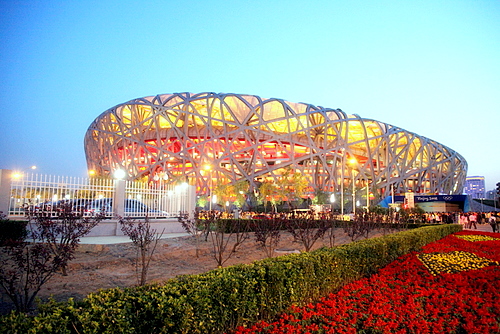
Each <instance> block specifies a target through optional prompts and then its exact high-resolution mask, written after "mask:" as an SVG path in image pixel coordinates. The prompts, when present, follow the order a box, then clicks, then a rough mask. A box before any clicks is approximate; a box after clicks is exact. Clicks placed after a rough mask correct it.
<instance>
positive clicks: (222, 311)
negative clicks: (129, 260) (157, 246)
mask: <svg viewBox="0 0 500 334" xmlns="http://www.w3.org/2000/svg"><path fill="white" fill-rule="evenodd" d="M460 229H461V226H460V225H438V226H430V227H422V228H418V229H414V230H409V231H404V232H400V233H396V234H391V235H387V236H384V237H380V238H374V239H367V240H362V241H358V242H353V243H350V244H347V245H342V246H338V247H335V248H329V249H327V248H322V249H318V250H316V251H313V252H310V253H302V254H290V255H286V256H281V257H277V258H270V259H265V260H262V261H256V262H254V263H251V264H246V265H237V266H232V267H228V268H221V269H216V270H213V271H209V272H207V273H204V274H200V275H189V276H180V277H177V278H175V279H172V280H169V281H167V282H165V283H164V284H162V285H146V286H143V287H135V288H126V289H119V288H116V289H109V290H101V291H99V292H96V293H92V294H90V295H88V296H87V297H86V298H85V299H83V300H82V301H79V302H75V301H73V300H69V301H68V302H64V303H57V302H53V301H52V302H49V303H47V304H44V305H41V306H40V309H39V314H38V315H36V316H33V317H30V316H27V315H24V314H19V313H14V312H13V313H11V314H10V315H8V316H4V317H2V318H1V319H0V332H2V333H53V332H58V333H223V332H226V331H228V330H231V329H232V328H235V326H237V325H242V324H245V323H247V322H254V321H256V320H258V319H271V318H273V317H274V316H275V315H276V314H278V313H281V312H283V311H285V310H286V309H287V308H288V307H289V306H290V305H292V304H303V303H307V302H310V301H313V300H316V299H318V298H319V297H321V296H323V295H325V294H327V293H329V292H333V291H336V290H337V289H339V288H340V287H342V286H343V285H344V284H346V283H348V282H350V281H352V280H355V279H359V278H361V277H363V276H367V275H371V274H373V273H375V272H376V271H377V270H378V269H379V268H381V267H383V266H385V265H387V264H388V263H390V262H392V261H393V260H395V259H396V258H398V257H399V256H401V255H403V254H406V253H408V252H411V251H415V250H418V249H420V248H421V247H422V246H424V245H426V244H428V243H430V242H432V241H436V240H439V239H441V238H442V237H444V236H446V235H448V234H451V233H454V232H456V231H459V230H460Z"/></svg>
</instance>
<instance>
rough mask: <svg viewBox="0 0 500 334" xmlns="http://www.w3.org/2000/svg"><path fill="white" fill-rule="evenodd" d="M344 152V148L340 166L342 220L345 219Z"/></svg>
mask: <svg viewBox="0 0 500 334" xmlns="http://www.w3.org/2000/svg"><path fill="white" fill-rule="evenodd" d="M344 153H345V152H344V150H343V149H342V162H341V166H340V168H341V169H340V214H341V215H342V220H344V167H345V166H344V164H345V160H344Z"/></svg>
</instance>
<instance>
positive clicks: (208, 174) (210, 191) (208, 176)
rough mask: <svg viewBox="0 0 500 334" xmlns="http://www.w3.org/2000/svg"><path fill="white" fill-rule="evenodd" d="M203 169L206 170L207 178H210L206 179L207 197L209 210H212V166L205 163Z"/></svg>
mask: <svg viewBox="0 0 500 334" xmlns="http://www.w3.org/2000/svg"><path fill="white" fill-rule="evenodd" d="M203 169H204V170H206V171H207V178H210V179H209V181H208V198H209V200H210V203H209V210H210V211H212V202H213V198H212V166H210V165H205V167H203Z"/></svg>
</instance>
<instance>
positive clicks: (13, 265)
mask: <svg viewBox="0 0 500 334" xmlns="http://www.w3.org/2000/svg"><path fill="white" fill-rule="evenodd" d="M27 214H28V218H29V222H30V224H29V226H30V228H29V229H28V233H27V235H26V238H25V239H22V240H17V241H16V242H11V243H8V244H7V245H4V246H3V247H0V261H1V270H0V287H1V288H2V289H3V290H4V291H5V293H6V294H7V296H8V297H9V298H10V299H11V300H12V302H13V303H14V306H15V308H16V310H17V311H19V312H29V311H31V310H32V308H33V304H34V301H35V298H36V296H37V295H38V293H39V291H40V289H41V288H42V286H43V285H44V284H45V283H47V281H49V280H50V279H51V278H52V277H53V276H54V275H55V274H56V273H57V271H59V270H63V273H64V274H67V273H66V267H67V264H68V262H69V261H70V260H72V259H73V258H74V254H75V251H76V249H77V248H78V245H79V242H80V238H81V237H83V236H85V235H86V234H88V233H89V232H90V230H91V229H92V228H93V227H94V226H96V225H97V224H98V223H99V222H100V220H101V217H93V218H82V216H81V214H73V213H72V212H71V211H70V210H66V209H63V210H62V211H61V212H60V213H59V214H58V216H57V217H55V218H51V217H47V215H45V213H43V212H42V213H37V212H33V211H31V212H29V211H28V212H27Z"/></svg>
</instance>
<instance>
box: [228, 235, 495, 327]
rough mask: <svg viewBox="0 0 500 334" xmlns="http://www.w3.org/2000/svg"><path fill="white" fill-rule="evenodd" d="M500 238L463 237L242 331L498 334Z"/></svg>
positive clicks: (425, 249)
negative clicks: (312, 302)
mask: <svg viewBox="0 0 500 334" xmlns="http://www.w3.org/2000/svg"><path fill="white" fill-rule="evenodd" d="M499 264H500V234H498V233H488V232H474V231H462V232H458V233H455V234H452V235H449V236H447V237H445V238H443V239H441V240H439V241H437V242H433V243H430V244H428V245H426V246H425V247H423V249H422V250H421V251H420V252H413V253H410V254H407V255H405V256H402V257H400V258H399V259H398V260H396V261H394V262H393V263H391V264H390V265H388V266H386V267H385V268H383V269H382V270H380V271H379V272H378V273H377V274H375V275H373V276H371V277H369V278H365V279H361V280H357V281H355V282H352V283H350V284H348V285H346V286H344V287H343V288H342V289H341V290H340V291H338V292H336V293H333V294H330V295H329V296H327V297H325V298H323V299H322V300H320V301H319V302H318V303H315V304H309V305H306V306H304V307H292V308H291V309H290V310H289V312H287V313H285V314H282V315H280V316H279V317H278V318H277V319H276V320H275V321H274V322H260V323H257V324H253V325H249V326H248V327H239V328H238V329H237V331H236V333H238V334H240V333H241V334H242V333H500V265H499Z"/></svg>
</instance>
